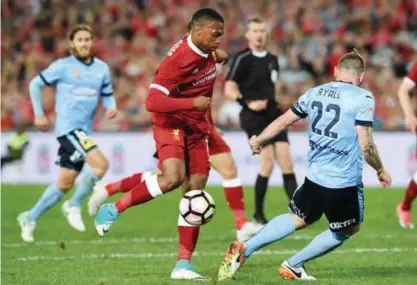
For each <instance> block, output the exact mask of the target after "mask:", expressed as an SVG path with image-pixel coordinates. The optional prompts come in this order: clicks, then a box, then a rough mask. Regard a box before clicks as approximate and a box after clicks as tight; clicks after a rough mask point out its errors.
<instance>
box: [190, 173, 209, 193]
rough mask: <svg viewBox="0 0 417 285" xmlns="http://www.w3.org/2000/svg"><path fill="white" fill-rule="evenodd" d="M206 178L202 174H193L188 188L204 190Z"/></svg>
mask: <svg viewBox="0 0 417 285" xmlns="http://www.w3.org/2000/svg"><path fill="white" fill-rule="evenodd" d="M207 179H208V176H207V175H204V174H194V175H192V176H191V181H190V182H191V183H190V187H191V190H193V189H200V190H202V189H204V187H206V184H207Z"/></svg>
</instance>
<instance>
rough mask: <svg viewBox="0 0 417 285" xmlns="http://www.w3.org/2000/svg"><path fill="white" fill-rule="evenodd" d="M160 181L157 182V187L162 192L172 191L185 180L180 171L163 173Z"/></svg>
mask: <svg viewBox="0 0 417 285" xmlns="http://www.w3.org/2000/svg"><path fill="white" fill-rule="evenodd" d="M159 177H160V178H161V179H160V180H158V182H159V187H160V188H161V190H162V192H164V193H165V192H169V191H172V190H174V189H176V188H178V187H179V186H181V185H182V183H183V182H184V179H185V174H183V173H181V172H180V171H171V172H169V173H163V174H162V175H160V176H159Z"/></svg>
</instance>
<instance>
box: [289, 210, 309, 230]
mask: <svg viewBox="0 0 417 285" xmlns="http://www.w3.org/2000/svg"><path fill="white" fill-rule="evenodd" d="M291 220H292V222H293V223H294V226H295V229H296V230H300V229H303V228H305V227H308V226H309V225H308V224H307V223H306V222H305V221H304V219H302V218H300V217H299V216H297V215H295V214H291Z"/></svg>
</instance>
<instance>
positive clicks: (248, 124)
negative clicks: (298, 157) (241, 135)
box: [240, 107, 289, 145]
mask: <svg viewBox="0 0 417 285" xmlns="http://www.w3.org/2000/svg"><path fill="white" fill-rule="evenodd" d="M282 114H283V112H282V111H281V109H279V108H277V107H273V108H268V109H267V110H265V111H261V112H254V111H251V110H249V109H248V108H243V109H242V111H241V112H240V126H241V128H242V129H243V130H244V131H245V133H246V135H247V136H248V138H249V139H250V138H251V137H252V136H254V135H256V136H258V135H259V134H260V133H262V131H263V130H264V129H265V128H266V127H267V126H268V125H269V124H270V123H272V122H273V121H274V120H275V119H276V118H278V117H279V116H281V115H282ZM275 142H287V143H289V140H288V132H287V131H286V130H285V131H283V132H281V133H279V134H278V135H276V136H275V137H273V138H271V139H270V140H269V141H267V142H266V144H265V145H270V144H274V143H275Z"/></svg>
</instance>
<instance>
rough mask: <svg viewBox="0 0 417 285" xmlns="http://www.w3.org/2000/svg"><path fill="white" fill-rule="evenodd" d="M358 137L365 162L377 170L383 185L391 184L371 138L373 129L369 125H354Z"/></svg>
mask: <svg viewBox="0 0 417 285" xmlns="http://www.w3.org/2000/svg"><path fill="white" fill-rule="evenodd" d="M356 129H357V132H358V137H359V144H360V147H361V152H362V155H363V157H364V159H365V160H366V162H367V163H368V164H369V165H370V166H371V167H372V168H373V169H375V170H376V171H377V175H378V179H379V181H380V182H381V185H382V186H383V187H389V186H390V185H391V177H390V175H389V173H388V172H387V171H386V170H385V169H384V166H383V164H382V161H381V158H380V156H379V153H378V149H377V147H376V144H375V143H374V138H373V132H372V131H373V129H372V127H370V126H357V127H356Z"/></svg>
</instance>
